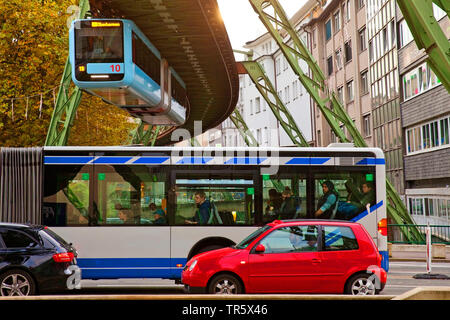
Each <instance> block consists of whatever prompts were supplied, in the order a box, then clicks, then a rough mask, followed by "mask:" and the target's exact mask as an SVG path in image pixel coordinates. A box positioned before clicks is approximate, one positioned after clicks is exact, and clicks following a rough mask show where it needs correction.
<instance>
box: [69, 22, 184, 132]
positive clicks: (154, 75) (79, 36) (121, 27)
mask: <svg viewBox="0 0 450 320" xmlns="http://www.w3.org/2000/svg"><path fill="white" fill-rule="evenodd" d="M69 43H70V45H69V50H70V63H71V65H72V80H73V82H74V83H75V85H76V86H78V87H79V88H81V89H82V90H84V91H87V92H89V93H91V94H93V95H96V96H99V97H101V98H102V99H103V100H105V101H106V102H108V103H111V104H114V105H117V106H118V107H120V108H122V109H125V110H126V111H128V112H129V113H130V114H131V115H133V116H135V117H138V118H141V119H142V120H143V121H144V122H146V123H149V124H155V125H175V126H178V125H182V124H183V123H184V122H185V121H186V115H187V109H188V104H189V101H188V98H187V94H186V84H185V83H184V82H183V80H182V79H181V78H180V76H179V75H178V74H177V73H176V72H175V70H174V69H173V68H172V67H170V66H169V64H168V62H167V60H165V59H164V58H163V57H162V56H161V54H160V52H159V51H158V50H157V49H156V47H155V46H154V45H153V44H152V43H151V42H150V41H149V40H148V38H147V37H146V36H145V35H144V34H143V32H142V31H140V30H139V28H138V27H137V26H136V24H135V23H134V22H133V21H130V20H125V19H81V20H75V21H73V22H72V26H71V28H70V32H69Z"/></svg>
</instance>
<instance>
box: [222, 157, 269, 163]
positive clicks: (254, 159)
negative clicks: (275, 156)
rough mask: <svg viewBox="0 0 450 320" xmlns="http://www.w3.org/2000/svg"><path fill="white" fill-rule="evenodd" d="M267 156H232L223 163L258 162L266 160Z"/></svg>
mask: <svg viewBox="0 0 450 320" xmlns="http://www.w3.org/2000/svg"><path fill="white" fill-rule="evenodd" d="M266 160H267V158H258V157H248V158H247V157H233V158H231V159H228V160H227V161H225V162H224V164H260V163H261V162H263V161H266Z"/></svg>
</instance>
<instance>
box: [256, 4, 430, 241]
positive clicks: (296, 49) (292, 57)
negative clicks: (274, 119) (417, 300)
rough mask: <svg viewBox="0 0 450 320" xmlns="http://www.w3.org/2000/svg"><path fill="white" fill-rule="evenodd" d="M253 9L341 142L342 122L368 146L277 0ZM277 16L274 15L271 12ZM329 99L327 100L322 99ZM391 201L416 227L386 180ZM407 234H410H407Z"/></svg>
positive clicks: (391, 210) (394, 214)
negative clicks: (285, 36)
mask: <svg viewBox="0 0 450 320" xmlns="http://www.w3.org/2000/svg"><path fill="white" fill-rule="evenodd" d="M249 1H250V3H251V5H252V7H253V9H254V10H255V12H256V13H257V14H258V16H259V18H260V20H261V21H262V23H263V24H264V26H265V27H266V29H267V30H268V32H269V33H270V34H271V35H272V37H273V38H274V40H275V41H276V42H277V44H278V46H279V47H280V49H281V51H282V53H283V54H284V56H285V57H286V60H287V61H288V63H289V65H290V66H291V68H292V70H293V71H294V72H295V73H296V75H297V76H298V78H299V80H300V82H301V83H302V84H303V86H304V87H305V89H306V90H307V91H308V93H309V94H310V96H311V97H312V98H313V99H314V101H315V103H316V104H317V106H318V108H319V109H320V111H321V112H322V115H323V116H324V118H325V119H326V121H327V122H328V124H329V125H330V127H331V129H332V130H333V132H334V133H335V135H336V136H337V137H338V138H339V140H340V141H341V142H349V139H348V138H347V137H346V135H345V132H344V131H343V130H342V129H341V127H340V126H341V123H342V124H343V125H344V127H345V128H346V129H347V131H348V133H349V135H350V137H351V138H352V139H353V143H354V145H355V146H357V147H367V144H366V142H365V140H364V138H363V137H362V135H361V133H360V132H359V131H358V129H357V128H356V126H355V124H354V123H353V121H352V119H351V118H350V117H349V116H348V114H347V112H346V111H345V108H344V107H343V106H342V105H341V103H340V102H339V100H338V99H337V96H336V94H335V93H334V92H332V91H331V90H330V89H329V88H328V87H327V86H326V83H325V76H324V74H323V73H322V71H321V70H320V67H319V65H318V64H317V62H316V61H315V59H314V58H313V56H312V54H311V52H310V51H309V50H308V48H307V47H306V46H305V45H304V44H303V42H302V41H301V40H300V38H299V37H298V35H297V32H296V31H295V29H294V27H293V26H292V24H291V23H290V21H289V19H288V18H287V15H286V13H285V12H284V10H283V8H282V7H281V5H280V4H279V3H278V1H277V0H249ZM272 12H273V13H274V14H271V13H272ZM281 29H283V30H284V31H285V32H286V33H287V34H288V38H289V40H290V42H292V45H290V44H288V43H284V41H283V36H282V35H281V33H280V30H281ZM299 61H303V62H305V63H306V64H307V66H308V67H309V70H310V73H311V75H312V77H310V76H309V75H307V74H306V73H305V72H304V71H303V70H302V68H301V66H300V63H299ZM322 97H325V98H322ZM386 190H387V198H388V200H389V201H390V203H389V205H388V204H386V205H387V208H388V210H387V211H388V214H389V215H390V216H391V218H392V219H393V220H394V221H395V222H396V223H398V224H403V223H406V224H415V223H414V221H413V220H412V218H411V216H410V215H409V213H408V211H407V209H406V207H405V205H404V204H403V202H402V200H401V199H400V197H399V195H398V194H397V192H396V190H395V188H394V187H393V186H392V184H391V183H390V182H389V181H388V180H387V179H386ZM405 235H406V234H405ZM409 239H410V240H412V241H419V240H423V236H422V234H421V233H420V232H419V230H418V229H417V228H414V229H413V234H412V237H411V236H410V237H409Z"/></svg>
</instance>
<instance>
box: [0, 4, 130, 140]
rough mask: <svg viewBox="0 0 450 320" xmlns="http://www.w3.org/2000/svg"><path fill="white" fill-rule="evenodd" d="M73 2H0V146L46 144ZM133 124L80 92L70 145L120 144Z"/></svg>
mask: <svg viewBox="0 0 450 320" xmlns="http://www.w3.org/2000/svg"><path fill="white" fill-rule="evenodd" d="M74 4H77V1H74V0H58V1H49V0H0V146H40V145H43V144H44V141H45V137H46V134H47V130H48V126H49V122H50V119H51V116H52V112H53V108H54V102H55V98H56V94H57V93H58V86H59V83H60V80H61V75H62V72H63V70H64V65H65V62H66V59H67V56H68V28H67V20H68V18H70V16H71V13H67V8H68V7H69V6H71V5H74ZM135 126H136V124H135V123H134V122H133V121H130V118H129V116H128V114H127V113H126V112H125V111H123V110H121V109H119V108H117V107H115V106H111V105H107V104H106V103H104V102H102V101H101V99H98V98H96V97H92V96H90V95H88V94H83V99H82V103H81V106H80V108H79V109H78V112H77V117H76V119H75V122H74V127H73V129H72V131H71V135H70V138H69V144H72V145H119V144H124V143H127V142H128V139H129V136H128V132H129V131H130V130H131V129H132V128H134V127H135Z"/></svg>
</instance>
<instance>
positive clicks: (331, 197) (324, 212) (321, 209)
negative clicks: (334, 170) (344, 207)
mask: <svg viewBox="0 0 450 320" xmlns="http://www.w3.org/2000/svg"><path fill="white" fill-rule="evenodd" d="M322 191H323V195H322V197H320V199H319V202H318V203H317V208H318V209H317V211H316V212H315V217H316V218H319V219H329V218H331V214H332V213H333V210H334V209H335V208H336V206H337V204H338V194H337V192H336V190H335V189H334V184H333V182H331V181H330V180H327V181H325V182H324V183H322Z"/></svg>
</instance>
